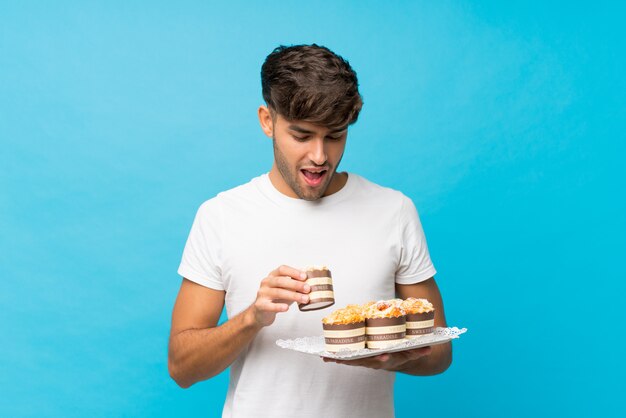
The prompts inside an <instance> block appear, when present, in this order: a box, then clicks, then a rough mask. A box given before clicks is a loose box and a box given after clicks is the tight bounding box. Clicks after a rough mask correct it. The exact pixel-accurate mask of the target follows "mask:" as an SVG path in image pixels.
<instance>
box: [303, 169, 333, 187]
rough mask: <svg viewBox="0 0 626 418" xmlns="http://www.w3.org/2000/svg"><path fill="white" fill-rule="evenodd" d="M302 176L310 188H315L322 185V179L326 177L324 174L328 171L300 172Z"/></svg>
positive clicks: (304, 170)
mask: <svg viewBox="0 0 626 418" xmlns="http://www.w3.org/2000/svg"><path fill="white" fill-rule="evenodd" d="M300 172H301V173H302V176H303V177H304V181H305V182H306V183H307V184H308V185H309V186H311V187H317V186H319V185H320V184H322V181H324V178H325V177H326V173H328V170H307V169H302V170H300Z"/></svg>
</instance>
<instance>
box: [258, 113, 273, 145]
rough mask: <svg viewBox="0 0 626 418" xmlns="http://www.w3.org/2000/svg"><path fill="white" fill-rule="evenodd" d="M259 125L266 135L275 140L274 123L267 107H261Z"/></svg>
mask: <svg viewBox="0 0 626 418" xmlns="http://www.w3.org/2000/svg"><path fill="white" fill-rule="evenodd" d="M258 113H259V123H260V124H261V129H263V132H265V135H267V136H269V137H270V138H273V136H274V121H273V120H272V114H271V113H270V110H269V109H268V108H267V106H259V111H258Z"/></svg>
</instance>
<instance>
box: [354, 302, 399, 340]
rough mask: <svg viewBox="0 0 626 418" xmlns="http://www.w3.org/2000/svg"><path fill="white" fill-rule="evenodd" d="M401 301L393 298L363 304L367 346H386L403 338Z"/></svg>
mask: <svg viewBox="0 0 626 418" xmlns="http://www.w3.org/2000/svg"><path fill="white" fill-rule="evenodd" d="M401 303H402V300H401V299H394V300H387V301H384V300H383V301H378V302H369V303H366V304H365V305H364V306H363V311H364V314H365V335H366V340H367V348H387V347H390V346H393V345H396V344H398V343H400V342H402V341H403V340H404V337H405V334H406V320H405V318H404V311H403V310H402V307H401Z"/></svg>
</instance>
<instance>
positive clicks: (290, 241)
mask: <svg viewBox="0 0 626 418" xmlns="http://www.w3.org/2000/svg"><path fill="white" fill-rule="evenodd" d="M282 264H285V265H288V266H292V267H295V268H306V267H307V266H312V265H325V266H328V268H329V269H330V270H331V273H332V276H333V288H334V293H335V305H334V306H332V307H329V308H326V309H322V310H319V311H310V312H300V311H299V310H298V307H297V305H296V304H293V305H291V307H290V309H289V311H288V312H284V313H280V314H278V315H277V317H276V321H275V322H274V323H273V324H272V325H270V326H268V327H265V328H263V329H262V330H261V331H260V332H259V333H258V334H257V336H256V337H255V339H254V340H253V341H252V343H251V344H250V345H249V346H248V347H247V349H245V350H244V351H243V352H242V354H241V355H240V356H239V357H238V358H237V360H235V362H234V363H233V364H232V365H231V368H230V383H229V388H228V394H227V396H226V403H225V405H224V410H223V417H229V418H253V417H272V418H280V417H289V418H292V417H312V418H320V417H324V418H333V417H338V418H344V417H360V418H364V417H375V418H381V417H392V416H393V415H394V412H393V383H394V377H395V374H394V373H392V372H387V371H381V370H372V369H367V368H362V367H352V366H345V365H338V364H334V363H324V362H323V361H322V360H321V359H320V358H317V357H315V356H311V355H308V354H302V353H298V352H295V351H292V350H286V349H283V348H280V347H278V346H277V345H276V343H275V342H276V340H278V339H291V338H297V337H303V336H315V335H322V323H321V319H322V318H323V317H324V316H326V315H328V314H329V313H330V312H331V311H332V310H333V309H336V308H339V307H343V306H345V305H347V304H351V303H364V302H367V301H371V300H380V299H390V298H393V297H394V296H395V283H400V284H412V283H417V282H420V281H423V280H426V279H429V278H430V277H432V276H434V274H435V268H434V267H433V264H432V262H431V260H430V256H429V253H428V247H427V245H426V239H425V237H424V232H423V230H422V226H421V224H420V221H419V218H418V215H417V211H416V210H415V206H414V205H413V202H412V201H411V200H410V199H409V198H407V197H406V196H404V195H403V194H402V193H400V192H398V191H395V190H392V189H389V188H384V187H381V186H378V185H376V184H374V183H372V182H370V181H368V180H366V179H364V178H363V177H360V176H358V175H355V174H349V176H348V181H347V183H346V185H345V186H344V187H343V188H342V189H341V190H340V191H338V192H337V193H334V194H332V195H330V196H327V197H324V198H321V199H319V200H317V201H305V200H301V199H294V198H290V197H288V196H285V195H283V194H282V193H280V192H279V191H278V190H276V188H274V186H273V185H272V183H271V182H270V180H269V176H268V175H267V174H264V175H262V176H259V177H256V178H254V179H252V180H251V181H250V182H249V183H247V184H244V185H242V186H239V187H236V188H234V189H231V190H228V191H226V192H223V193H220V194H218V195H217V196H216V197H215V198H213V199H210V200H208V201H206V202H205V203H204V204H202V206H201V207H200V209H199V210H198V213H197V215H196V218H195V220H194V223H193V226H192V228H191V232H190V234H189V238H188V241H187V244H186V246H185V250H184V253H183V257H182V262H181V264H180V267H179V269H178V273H179V274H180V275H181V276H183V277H185V278H187V279H189V280H191V281H194V282H196V283H199V284H201V285H203V286H206V287H209V288H212V289H217V290H224V291H225V292H226V295H225V298H226V301H225V303H226V312H227V314H228V317H233V316H234V315H236V314H238V313H239V312H241V311H243V310H245V309H246V308H248V307H249V306H250V305H251V304H252V303H253V302H254V300H255V297H256V294H257V291H258V289H259V284H260V282H261V280H262V279H263V278H265V277H266V276H267V275H268V273H269V272H270V271H272V270H274V269H276V268H277V267H278V266H280V265H282Z"/></svg>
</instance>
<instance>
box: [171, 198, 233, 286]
mask: <svg viewBox="0 0 626 418" xmlns="http://www.w3.org/2000/svg"><path fill="white" fill-rule="evenodd" d="M220 229H221V228H220V214H219V207H218V205H217V204H216V201H215V199H212V200H209V201H207V202H205V203H203V204H202V206H200V209H198V212H197V213H196V218H195V219H194V221H193V225H192V226H191V232H190V233H189V237H188V238H187V243H186V244H185V250H184V251H183V257H182V260H181V262H180V266H179V267H178V274H180V275H181V276H183V277H185V278H186V279H189V280H191V281H193V282H196V283H198V284H200V285H202V286H206V287H209V288H211V289H215V290H224V284H223V281H222V269H221V260H220V252H221V251H220V250H221V244H220Z"/></svg>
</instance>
